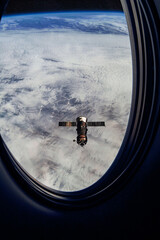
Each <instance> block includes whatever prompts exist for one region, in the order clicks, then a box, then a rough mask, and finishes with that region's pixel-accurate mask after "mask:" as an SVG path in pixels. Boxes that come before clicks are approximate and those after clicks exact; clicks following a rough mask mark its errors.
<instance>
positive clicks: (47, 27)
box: [0, 12, 132, 191]
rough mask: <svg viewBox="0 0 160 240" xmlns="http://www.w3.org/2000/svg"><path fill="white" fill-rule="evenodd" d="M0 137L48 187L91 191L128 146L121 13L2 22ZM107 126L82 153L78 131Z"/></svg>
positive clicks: (126, 57)
mask: <svg viewBox="0 0 160 240" xmlns="http://www.w3.org/2000/svg"><path fill="white" fill-rule="evenodd" d="M0 46H1V47H0V56H1V57H0V129H1V135H2V137H3V139H4V140H5V142H6V144H7V146H8V148H9V149H10V151H11V153H12V154H13V156H14V157H15V159H16V160H17V161H18V162H19V163H20V164H21V165H22V167H23V168H25V169H26V171H28V172H29V173H30V174H31V175H32V176H33V177H34V178H36V179H37V180H38V181H40V182H41V183H43V184H44V185H46V186H48V187H51V188H53V189H58V190H61V191H77V190H81V189H84V188H86V187H88V186H90V185H92V184H93V183H95V182H96V181H97V180H98V179H100V178H101V177H102V176H103V175H104V174H105V173H106V171H107V169H108V168H109V167H110V166H111V164H112V162H113V161H114V159H115V157H116V155H117V153H118V151H119V148H120V146H121V144H122V141H123V138H124V135H125V132H126V128H127V124H128V118H129V113H130V106H131V95H132V63H131V49H130V42H129V36H128V28H127V23H126V19H125V16H124V14H123V13H121V12H63V13H43V14H42V13H41V14H26V15H15V16H6V17H3V19H2V22H1V24H0ZM78 116H84V117H87V118H88V121H104V122H105V124H106V126H105V127H90V128H88V143H87V145H86V146H84V147H80V146H78V145H77V144H76V142H74V141H73V140H74V139H76V135H77V133H76V128H75V127H68V128H67V127H59V126H58V123H59V121H75V119H76V118H77V117H78Z"/></svg>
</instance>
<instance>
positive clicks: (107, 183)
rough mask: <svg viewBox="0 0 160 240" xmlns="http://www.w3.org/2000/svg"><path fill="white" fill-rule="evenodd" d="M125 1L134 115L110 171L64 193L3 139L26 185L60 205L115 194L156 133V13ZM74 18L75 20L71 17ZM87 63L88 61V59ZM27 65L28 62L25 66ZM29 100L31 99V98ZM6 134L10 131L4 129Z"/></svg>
mask: <svg viewBox="0 0 160 240" xmlns="http://www.w3.org/2000/svg"><path fill="white" fill-rule="evenodd" d="M122 4H123V8H124V9H125V14H126V16H127V21H128V26H129V31H130V39H131V45H132V59H133V72H134V75H133V81H134V85H133V95H132V107H131V114H130V119H129V124H128V126H127V131H126V127H125V130H124V133H126V134H125V137H124V140H123V139H122V140H123V141H121V143H122V145H121V143H120V144H119V147H120V146H121V147H120V150H119V149H118V150H119V151H117V152H116V154H115V156H114V158H115V157H116V158H115V160H114V158H113V159H112V160H114V161H113V163H112V165H111V166H110V168H109V169H108V171H107V172H106V170H107V169H106V168H105V169H104V170H105V171H104V173H103V174H102V175H101V177H100V179H99V180H98V179H97V180H98V181H96V183H94V184H93V185H92V184H91V186H85V187H88V188H85V187H84V189H83V190H81V191H76V192H75V189H73V190H74V191H73V192H70V189H69V192H64V191H59V190H61V189H56V188H53V189H52V188H49V187H48V186H46V185H43V184H41V183H40V182H37V181H36V180H35V179H34V178H33V177H32V176H30V175H29V174H28V173H27V172H26V170H24V169H23V167H22V166H23V164H22V165H20V164H19V163H18V162H17V161H16V160H15V158H16V156H15V158H14V157H13V155H15V154H14V153H13V155H11V154H10V152H9V150H8V149H7V147H6V145H5V143H4V141H3V140H2V139H1V149H2V151H1V155H3V157H4V156H5V158H7V159H8V164H10V162H11V163H12V165H13V166H14V168H16V171H17V172H18V174H19V176H21V177H22V179H24V184H27V185H28V186H29V187H32V188H33V189H34V191H35V192H36V193H37V194H38V195H39V196H40V197H42V198H45V199H48V200H50V202H56V203H59V204H67V205H70V204H71V203H72V204H74V203H75V204H80V203H84V204H86V203H87V202H88V201H91V200H93V199H95V197H96V199H98V198H100V196H102V195H104V193H106V192H110V193H113V192H114V191H115V190H116V189H117V183H118V185H120V182H121V180H122V179H124V177H126V175H127V176H129V175H130V173H131V172H132V170H133V169H134V166H137V161H136V156H137V154H139V155H143V154H144V152H145V146H148V144H149V138H148V136H149V133H150V134H152V133H153V131H150V129H149V126H150V124H151V119H152V120H153V113H155V112H154V110H155V107H154V104H153V102H154V101H153V99H154V100H155V98H156V76H155V74H154V73H153V76H154V80H153V84H152V85H150V84H149V83H148V82H147V78H146V71H147V70H146V69H147V67H149V65H148V60H147V59H148V58H147V57H148V55H150V56H151V58H150V61H152V64H153V65H154V66H155V67H156V65H155V64H156V54H155V51H154V47H155V45H156V37H155V39H154V37H153V36H154V28H153V30H151V26H153V19H152V14H151V12H150V15H149V16H150V17H147V16H146V14H145V12H146V11H150V8H149V5H147V4H146V3H145V4H143V3H142V2H141V1H137V2H136V3H130V2H129V1H128V2H126V1H122ZM76 14H77V13H76ZM95 14H96V13H95ZM63 15H64V13H63ZM72 15H73V13H72ZM23 17H24V16H21V18H23ZM27 17H30V15H28V16H27ZM11 18H12V17H11ZM11 18H10V19H11ZM17 19H18V17H17ZM135 19H136V20H135ZM137 19H138V21H137ZM70 21H72V20H71V19H70ZM64 22H65V21H64ZM65 23H66V22H65ZM3 27H4V28H7V25H5V26H3ZM13 27H15V25H13ZM144 29H145V31H144ZM92 30H93V29H92ZM121 31H124V28H123V27H122V28H121ZM151 31H152V36H151ZM146 34H147V36H148V39H146ZM47 40H48V39H47ZM22 45H23V44H22ZM73 46H74V45H73ZM148 47H150V50H149V53H148V52H147V49H148ZM87 50H88V49H87ZM21 54H22V55H23V56H25V57H26V55H25V54H26V52H25V51H22V53H21ZM36 57H37V56H36ZM90 57H91V55H90ZM43 60H44V62H45V61H47V63H48V64H51V63H54V64H55V65H56V66H57V65H58V63H59V62H58V60H57V59H52V58H50V57H48V56H47V57H45V58H44V59H43ZM143 60H144V61H143ZM86 62H87V63H88V61H86ZM41 64H42V63H41ZM76 64H79V63H76ZM35 65H36V59H35ZM45 67H46V68H47V66H45ZM67 67H68V66H67ZM24 68H25V65H24ZM95 68H96V67H95ZM38 70H39V68H38ZM38 70H37V74H38V72H39V71H38ZM61 70H65V69H61ZM67 70H68V69H67ZM70 70H73V69H70ZM23 71H24V72H25V70H24V69H23ZM31 72H32V69H31ZM37 74H35V75H34V76H35V78H37ZM55 74H57V73H55ZM65 74H66V73H65ZM65 74H64V75H65ZM66 75H67V74H66ZM68 75H69V74H68ZM94 77H95V76H94ZM82 78H83V76H82ZM138 78H139V79H138ZM19 79H20V78H19ZM81 85H82V84H81ZM47 86H48V85H47ZM49 86H50V85H49ZM49 86H48V87H49ZM72 86H73V87H74V83H72ZM41 87H42V88H43V86H41ZM102 88H103V86H102ZM64 90H66V94H69V93H68V89H67V88H66V86H65V89H64ZM78 90H79V89H78ZM97 90H98V87H96V91H97ZM100 92H101V91H100ZM100 92H99V93H100ZM130 92H131V91H130ZM96 94H97V93H96ZM96 94H95V97H97V96H99V94H97V95H96ZM62 95H63V94H62ZM17 96H18V92H17ZM102 97H103V99H104V96H103V95H102ZM53 98H54V96H53ZM28 99H30V98H28ZM35 99H36V95H35ZM147 99H148V100H147ZM63 100H64V99H63ZM68 100H69V101H70V100H71V103H70V104H71V105H72V102H74V101H77V98H76V97H75V98H73V96H72V98H71V99H68ZM28 101H29V100H28ZM146 101H147V104H148V109H147V108H146ZM62 104H63V103H62ZM74 104H75V105H76V102H74ZM78 104H79V103H78ZM92 104H93V101H92ZM93 105H96V103H95V102H94V104H93ZM41 106H42V105H41ZM88 109H89V108H87V110H88ZM98 109H101V107H99V106H98ZM39 110H40V109H39ZM41 111H42V109H41ZM61 112H63V111H60V113H61ZM128 112H129V111H128ZM46 114H47V111H46ZM79 115H81V116H84V114H83V113H82V114H78V115H77V114H75V118H76V117H77V116H79ZM93 116H94V115H93ZM95 116H96V115H95ZM127 118H128V117H127ZM62 120H65V121H68V120H69V121H71V120H70V119H58V120H57V122H58V121H62ZM98 120H100V121H103V122H105V123H107V121H106V120H103V119H102V118H101V119H96V120H95V119H94V121H98ZM89 121H91V122H92V121H93V120H89ZM127 123H128V121H127ZM47 125H48V124H47ZM93 129H94V128H93ZM64 131H68V132H69V131H70V132H71V130H70V128H69V130H64ZM4 133H6V131H4ZM43 133H44V136H45V132H43ZM93 135H94V134H93ZM123 136H124V135H123ZM2 137H3V134H2ZM88 137H89V133H88ZM4 139H5V137H4ZM90 139H91V138H90ZM6 140H7V137H6V139H5V142H7V141H6ZM88 143H89V142H88ZM88 143H87V144H88ZM72 144H73V143H72ZM18 145H19V144H18ZM88 145H89V144H88ZM88 145H87V147H88ZM76 147H79V146H77V145H76ZM9 148H10V149H11V147H9ZM79 149H83V148H79ZM11 152H13V150H11ZM18 153H19V151H18ZM117 153H118V154H117ZM105 172H106V174H105ZM78 190H79V189H78ZM48 200H47V201H48Z"/></svg>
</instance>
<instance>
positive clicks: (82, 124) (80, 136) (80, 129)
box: [76, 117, 88, 147]
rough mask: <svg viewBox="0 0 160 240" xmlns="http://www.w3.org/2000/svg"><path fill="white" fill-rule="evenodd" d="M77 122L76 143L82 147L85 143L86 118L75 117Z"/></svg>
mask: <svg viewBox="0 0 160 240" xmlns="http://www.w3.org/2000/svg"><path fill="white" fill-rule="evenodd" d="M76 123H77V129H76V130H77V144H79V145H81V146H82V147H83V146H84V145H85V144H86V143H87V131H88V130H87V118H85V117H78V118H77V119H76Z"/></svg>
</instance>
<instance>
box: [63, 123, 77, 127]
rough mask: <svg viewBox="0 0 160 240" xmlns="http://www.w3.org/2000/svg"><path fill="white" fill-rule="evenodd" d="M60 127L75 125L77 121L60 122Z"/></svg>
mask: <svg viewBox="0 0 160 240" xmlns="http://www.w3.org/2000/svg"><path fill="white" fill-rule="evenodd" d="M59 126H60V127H75V126H76V122H59Z"/></svg>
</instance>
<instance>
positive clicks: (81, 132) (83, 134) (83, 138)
mask: <svg viewBox="0 0 160 240" xmlns="http://www.w3.org/2000/svg"><path fill="white" fill-rule="evenodd" d="M59 126H60V127H77V129H76V131H77V144H78V145H80V146H81V147H83V146H84V145H86V143H87V131H88V128H87V127H105V122H88V121H87V118H86V117H77V119H76V122H59ZM73 141H75V140H73Z"/></svg>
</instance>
